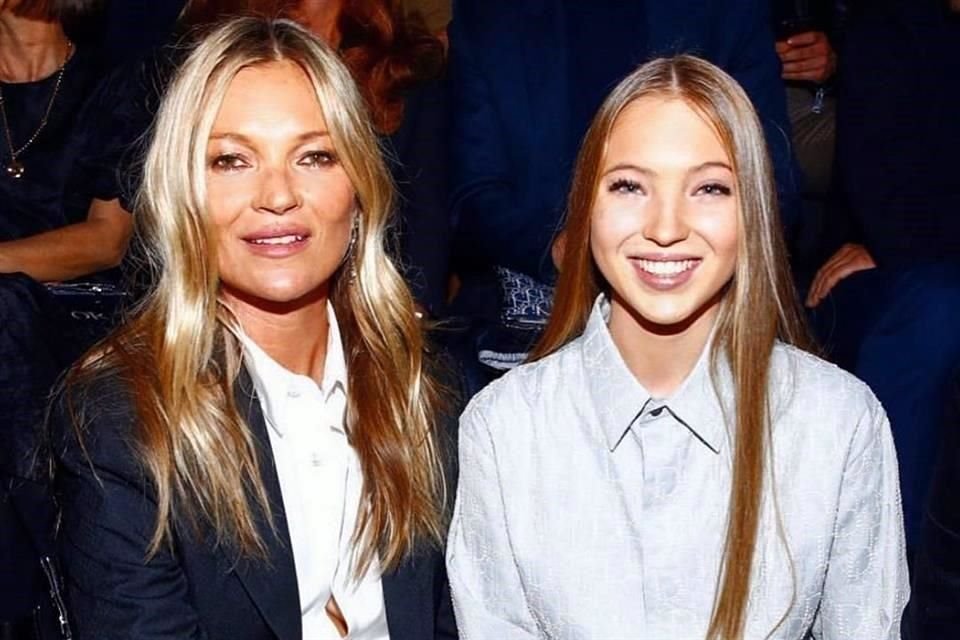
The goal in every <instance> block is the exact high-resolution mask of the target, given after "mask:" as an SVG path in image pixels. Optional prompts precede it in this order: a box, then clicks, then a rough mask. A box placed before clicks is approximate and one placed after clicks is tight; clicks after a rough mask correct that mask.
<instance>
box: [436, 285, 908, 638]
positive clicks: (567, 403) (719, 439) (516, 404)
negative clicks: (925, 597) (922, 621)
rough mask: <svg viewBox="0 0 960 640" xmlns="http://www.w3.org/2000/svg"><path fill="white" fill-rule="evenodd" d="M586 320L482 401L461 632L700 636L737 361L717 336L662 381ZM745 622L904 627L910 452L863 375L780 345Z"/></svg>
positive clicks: (472, 445) (720, 513) (832, 634)
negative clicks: (635, 368) (639, 374)
mask: <svg viewBox="0 0 960 640" xmlns="http://www.w3.org/2000/svg"><path fill="white" fill-rule="evenodd" d="M603 307H604V303H603V302H599V303H598V305H597V307H596V308H595V309H594V311H593V314H592V316H591V318H590V321H589V324H588V326H587V328H586V331H585V332H584V334H583V335H582V336H581V337H580V338H578V339H577V340H575V341H574V342H572V343H571V344H570V345H568V346H567V347H565V348H564V349H562V350H561V351H559V352H558V353H556V354H554V355H552V356H549V357H547V358H544V359H543V360H540V361H538V362H535V363H533V364H528V365H524V366H522V367H519V368H517V369H515V370H514V371H511V372H510V373H508V374H506V375H505V376H504V377H503V378H501V379H500V380H498V381H496V382H494V383H492V384H491V385H490V386H489V387H487V388H486V389H485V390H484V391H482V392H481V393H480V394H479V395H478V396H477V397H475V398H474V399H473V401H472V402H471V404H470V406H469V407H468V408H467V410H466V412H465V413H464V415H463V417H462V419H461V432H460V469H461V476H460V485H459V488H458V493H457V503H456V508H455V512H454V519H453V523H452V525H451V531H450V537H449V542H448V550H447V564H448V572H449V575H450V581H451V587H452V591H453V598H454V606H455V610H456V613H457V620H458V623H459V624H460V631H461V636H462V637H464V638H476V639H485V638H498V639H511V638H518V639H519V638H551V639H554V638H556V639H560V638H588V637H589V638H604V639H610V640H616V639H621V638H622V639H628V638H638V637H648V638H695V637H703V636H704V635H705V632H706V627H707V624H708V622H709V618H710V614H711V611H712V609H713V602H714V590H715V585H716V583H717V575H718V571H719V564H720V560H721V556H722V550H723V543H724V537H725V527H726V522H727V513H728V509H727V504H728V499H729V491H730V482H731V477H730V476H731V456H732V446H733V440H734V436H733V434H732V433H731V432H730V430H729V428H728V427H727V425H728V424H729V420H727V419H726V417H727V416H730V415H732V410H733V407H732V406H730V402H729V401H730V398H731V397H732V387H731V384H732V383H731V374H730V372H729V370H728V368H727V366H726V364H725V363H724V362H723V361H721V362H720V363H719V366H718V367H717V370H716V375H715V377H714V376H711V367H710V365H709V357H708V353H707V350H705V351H704V354H703V355H702V356H701V358H700V361H699V362H698V363H697V365H696V366H695V368H694V370H693V371H692V372H691V374H690V375H689V376H688V378H687V379H686V380H685V382H683V384H682V385H681V387H680V388H679V389H678V390H677V391H676V392H675V393H674V394H673V395H672V396H671V397H669V398H653V397H651V396H650V394H649V393H647V391H646V390H644V388H643V387H642V386H641V385H640V384H639V383H638V382H637V380H636V379H635V378H634V377H633V375H632V374H631V373H630V371H629V370H628V369H627V367H626V364H625V363H624V361H623V359H622V358H621V357H620V355H619V352H618V351H617V348H616V346H615V345H614V343H613V341H612V339H611V337H610V334H609V332H608V330H607V327H606V321H605V317H604V309H603ZM770 392H771V398H772V407H771V415H772V447H771V464H769V465H768V467H767V469H766V472H765V482H767V483H768V486H769V487H770V488H771V490H770V491H768V492H767V493H766V496H765V499H764V500H763V504H762V512H761V524H760V532H759V539H758V543H757V547H756V555H755V559H754V568H753V577H752V587H751V593H750V605H749V610H748V614H747V624H746V630H745V633H744V637H745V638H764V637H767V638H774V639H780V638H782V639H791V640H793V639H797V638H803V637H805V634H807V633H808V632H810V633H812V634H813V637H815V638H830V639H834V640H836V639H850V640H854V639H857V640H859V639H862V638H876V639H879V638H899V637H900V618H901V615H902V611H903V608H904V605H905V604H906V601H907V597H908V593H909V586H908V578H907V564H906V557H905V551H904V539H903V524H902V516H901V509H900V495H899V487H898V483H897V461H896V454H895V451H894V447H893V440H892V438H891V435H890V428H889V424H888V423H887V419H886V416H885V415H884V413H883V409H882V408H881V407H880V405H879V403H878V402H877V401H876V399H875V398H874V396H873V395H872V394H871V392H870V391H869V390H868V388H867V387H866V385H864V384H863V383H862V382H860V381H859V380H857V379H855V378H854V377H852V376H850V375H849V374H847V373H845V372H843V371H841V370H840V369H838V368H836V367H834V366H833V365H830V364H828V363H825V362H823V361H821V360H819V359H817V358H815V357H813V356H811V355H809V354H806V353H804V352H800V351H798V350H796V349H794V348H792V347H788V346H785V345H778V346H776V348H775V351H774V354H773V359H772V371H771V389H770Z"/></svg>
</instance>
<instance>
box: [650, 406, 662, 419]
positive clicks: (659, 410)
mask: <svg viewBox="0 0 960 640" xmlns="http://www.w3.org/2000/svg"><path fill="white" fill-rule="evenodd" d="M661 413H663V407H657V408H656V409H654V410H653V411H651V412H650V415H652V416H653V417H654V418H656V417H659V416H660V414H661Z"/></svg>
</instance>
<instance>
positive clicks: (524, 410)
mask: <svg viewBox="0 0 960 640" xmlns="http://www.w3.org/2000/svg"><path fill="white" fill-rule="evenodd" d="M580 340H582V338H578V339H577V340H574V341H573V342H571V343H570V344H568V345H567V346H565V347H563V348H562V349H560V350H559V351H557V352H555V353H552V354H550V355H549V356H546V357H544V358H541V359H540V360H537V361H535V362H529V363H526V364H522V365H520V366H519V367H516V368H515V369H512V370H511V371H508V372H507V373H506V374H504V375H503V377H501V378H498V379H497V380H494V381H493V382H491V383H490V384H489V385H487V386H486V387H484V388H483V390H482V391H480V392H479V393H478V394H477V395H475V396H474V397H473V399H472V400H471V401H470V403H469V404H468V405H467V408H466V410H464V412H463V415H462V416H461V431H463V430H464V429H471V428H472V425H474V424H475V423H480V424H485V425H487V428H489V429H491V430H493V431H496V430H497V429H499V428H502V425H504V424H517V423H521V424H522V423H530V422H531V421H532V420H533V418H535V417H536V416H538V415H541V414H543V412H544V410H545V409H546V407H548V406H550V405H553V404H554V403H555V401H556V400H557V398H558V396H559V395H562V394H563V393H564V389H569V388H570V386H571V385H576V384H578V381H577V377H578V374H579V371H580V364H581V363H580V348H579V343H580Z"/></svg>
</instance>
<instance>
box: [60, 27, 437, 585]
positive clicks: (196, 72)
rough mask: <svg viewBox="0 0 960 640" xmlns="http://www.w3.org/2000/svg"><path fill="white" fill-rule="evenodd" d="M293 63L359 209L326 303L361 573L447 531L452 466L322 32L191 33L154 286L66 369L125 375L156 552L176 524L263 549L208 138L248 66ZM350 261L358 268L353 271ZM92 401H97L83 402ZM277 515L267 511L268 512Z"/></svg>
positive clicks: (370, 171) (152, 154)
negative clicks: (343, 390) (335, 329)
mask: <svg viewBox="0 0 960 640" xmlns="http://www.w3.org/2000/svg"><path fill="white" fill-rule="evenodd" d="M279 60H289V61H292V62H294V63H296V64H297V65H299V67H300V68H301V69H302V70H303V71H304V73H305V74H306V75H307V77H308V78H309V80H310V82H311V84H312V85H313V87H314V89H315V91H316V96H317V100H318V102H319V104H320V106H321V108H322V110H323V114H324V119H325V121H326V123H327V126H328V129H329V131H330V135H331V138H332V140H333V144H334V147H335V149H336V151H337V153H338V156H339V157H340V159H341V162H342V163H343V166H344V169H345V171H346V173H347V175H348V176H349V178H350V181H351V182H352V184H353V186H354V189H355V191H356V198H357V206H358V208H359V210H360V212H361V213H362V215H361V216H360V220H361V222H360V227H359V232H358V237H357V242H356V244H355V246H354V247H353V249H352V251H353V255H352V256H351V257H350V260H349V263H350V264H349V265H341V267H340V268H339V269H338V271H337V273H335V274H334V275H333V276H332V278H331V287H330V300H331V303H332V305H333V307H334V310H335V312H336V315H337V319H338V322H339V324H340V327H341V334H342V337H343V341H344V351H345V354H346V358H347V371H348V377H349V379H348V383H349V389H350V394H349V396H350V397H349V400H348V421H349V424H351V432H350V440H351V444H352V446H353V447H354V448H355V449H356V451H357V454H358V456H359V459H360V464H361V467H362V469H363V476H364V482H363V494H362V498H361V508H360V514H359V519H358V523H357V527H356V530H355V531H354V538H353V540H354V543H355V544H356V545H358V547H359V551H360V554H359V562H358V563H357V570H358V571H359V572H361V573H362V572H363V571H365V570H366V568H367V567H368V566H369V563H370V562H371V560H372V559H373V558H374V557H375V556H377V555H379V558H380V561H381V562H382V563H383V565H384V567H385V568H390V567H393V566H395V565H396V564H397V563H398V562H399V561H400V560H401V559H402V558H403V557H404V555H405V554H407V553H408V552H410V551H411V550H412V549H413V548H414V547H415V546H416V544H417V543H418V542H420V541H423V540H427V541H435V542H438V543H439V541H440V539H441V515H440V513H441V509H440V505H441V503H442V501H443V492H444V489H443V478H442V475H443V474H442V471H441V465H440V464H439V459H438V458H439V454H438V445H437V440H436V438H435V434H434V433H433V427H434V420H435V414H436V412H437V410H438V404H439V392H438V386H437V385H436V383H435V382H434V380H433V379H432V378H431V377H430V375H428V373H427V372H426V371H425V368H424V355H423V354H424V349H425V344H424V338H423V335H422V333H421V329H420V327H419V325H418V322H417V317H416V315H415V308H414V302H413V298H412V297H411V294H410V292H409V290H408V289H407V287H406V285H405V283H404V282H403V280H402V279H401V277H400V275H399V274H398V272H397V270H396V268H395V267H394V265H393V264H392V263H391V261H390V259H389V258H388V256H387V254H386V252H385V250H384V241H385V233H386V226H387V224H388V220H389V218H390V213H391V210H392V204H393V185H392V182H391V180H390V174H389V173H388V170H387V168H386V166H385V164H384V161H383V159H382V157H381V154H380V149H379V147H378V138H377V136H376V134H375V132H374V130H373V128H372V125H371V121H370V118H369V117H368V114H367V111H366V108H365V106H364V101H363V99H362V97H361V95H360V93H359V92H358V90H357V88H356V86H355V85H354V83H353V81H352V80H351V77H350V73H349V71H348V70H347V69H346V68H345V67H344V65H343V64H342V63H341V62H340V61H339V60H338V58H337V56H336V54H335V53H334V52H333V51H331V50H330V49H328V48H327V47H326V46H325V45H324V44H323V43H322V42H321V41H320V40H319V39H317V38H316V37H314V36H313V35H311V34H310V33H309V32H307V31H306V30H304V29H303V28H301V27H299V26H297V25H296V24H294V23H292V22H288V21H284V20H277V21H266V20H260V19H256V18H240V19H235V20H232V21H229V22H227V23H226V24H224V25H223V26H221V27H220V28H218V29H216V30H214V31H212V32H210V33H209V34H208V35H207V36H206V37H204V38H203V40H202V41H200V42H199V43H198V45H197V46H196V48H195V49H194V50H193V51H192V53H191V54H190V56H189V57H188V58H187V59H186V61H185V62H184V64H183V65H182V67H181V68H180V69H179V71H178V73H177V74H176V76H175V78H174V79H173V82H172V83H171V85H170V86H169V88H168V91H167V93H166V95H165V98H164V100H163V103H162V105H161V108H160V111H159V114H158V116H157V120H156V124H155V128H154V131H153V137H152V144H151V145H150V148H149V151H148V152H147V156H146V160H145V166H144V181H143V185H142V188H141V192H140V195H139V201H138V206H137V217H136V221H137V225H138V235H139V237H140V238H141V240H142V244H143V246H144V253H145V254H146V256H147V258H148V261H149V263H150V265H151V266H152V271H153V273H154V276H153V279H154V281H155V285H154V286H153V288H152V290H151V292H150V293H149V294H148V296H147V297H146V298H145V300H144V301H143V302H142V304H141V305H140V306H139V307H138V309H137V310H136V312H135V313H134V314H133V316H132V318H131V319H130V320H129V321H128V322H127V323H125V324H124V325H123V326H122V327H121V328H120V329H119V330H118V331H117V332H116V333H114V334H113V335H112V336H111V337H109V338H108V340H107V341H106V342H105V343H103V344H102V345H100V347H99V348H98V350H97V351H96V352H95V353H94V355H93V356H91V357H88V358H87V359H86V360H85V361H84V363H83V364H82V365H80V366H79V368H77V369H76V370H74V371H73V372H72V373H71V376H70V377H69V378H68V384H70V385H72V386H73V387H74V388H77V387H79V388H81V389H82V387H83V385H82V383H83V382H84V380H89V379H90V377H92V376H94V375H99V374H102V373H104V372H109V373H111V374H118V375H120V376H121V377H122V379H123V381H124V382H125V384H127V385H128V386H129V388H130V390H131V393H132V397H133V398H134V399H135V405H136V410H137V418H138V420H137V421H136V424H135V434H134V435H135V443H136V446H137V450H138V453H139V456H140V458H141V459H142V462H143V464H144V466H145V468H146V470H147V471H148V473H149V478H150V480H152V483H153V485H154V486H155V489H156V493H157V506H158V508H157V521H156V527H155V530H154V534H153V538H152V540H151V542H150V546H149V550H148V555H150V554H153V553H155V552H156V551H157V550H158V549H159V547H160V546H161V545H162V544H164V543H165V542H169V541H170V540H171V539H172V538H171V537H172V535H173V529H172V527H173V526H174V525H175V524H176V523H177V522H180V521H184V522H186V523H188V524H189V525H190V526H191V527H192V528H193V529H194V530H196V526H197V525H198V524H199V523H200V522H201V521H207V522H209V523H210V524H211V525H212V528H213V530H214V531H216V532H217V535H218V536H219V540H218V542H219V543H227V544H229V545H232V546H233V547H235V548H236V549H237V551H238V552H240V553H241V554H245V555H252V556H257V555H263V553H264V551H265V548H266V547H265V545H264V541H263V539H262V537H261V535H260V533H259V532H258V529H257V525H256V522H257V518H256V517H255V515H254V509H255V508H256V507H258V508H259V509H261V510H262V511H263V512H265V513H266V514H267V515H268V516H270V514H271V509H270V505H269V501H268V499H267V495H266V491H265V489H264V485H263V482H262V479H261V475H260V471H261V465H262V464H263V460H264V458H263V455H262V454H260V455H259V456H258V451H257V446H256V444H255V441H254V438H253V435H252V434H251V431H250V428H249V427H248V425H247V424H246V423H245V422H244V420H243V418H241V416H240V412H239V411H238V407H237V406H236V403H235V400H234V393H233V385H234V382H235V381H236V378H237V376H238V373H239V370H240V366H239V362H240V349H239V347H238V344H237V342H236V340H235V339H234V338H233V337H232V336H233V334H235V332H236V330H237V327H236V326H235V321H234V319H233V318H232V316H231V315H230V314H229V313H228V312H227V310H226V309H225V308H224V307H223V306H222V305H221V304H220V303H219V301H218V289H219V279H218V272H217V258H216V255H217V251H216V249H217V247H216V244H215V241H214V239H213V235H212V229H211V224H210V223H209V221H208V219H207V215H206V212H205V206H204V203H205V201H206V195H205V154H206V144H207V139H208V138H209V135H210V131H211V129H212V126H213V122H214V119H215V117H216V114H217V112H218V110H219V108H220V104H221V102H222V100H223V96H224V94H225V93H226V91H227V88H228V86H229V84H230V82H231V81H232V79H233V78H234V77H235V76H236V74H237V73H238V72H239V71H240V70H241V69H243V68H246V67H250V66H253V65H258V64H264V63H269V62H272V61H279ZM351 267H352V269H353V270H354V271H355V273H356V275H355V276H352V275H347V272H348V271H350V270H351ZM88 400H89V399H88ZM267 519H268V521H272V518H271V517H268V518H267Z"/></svg>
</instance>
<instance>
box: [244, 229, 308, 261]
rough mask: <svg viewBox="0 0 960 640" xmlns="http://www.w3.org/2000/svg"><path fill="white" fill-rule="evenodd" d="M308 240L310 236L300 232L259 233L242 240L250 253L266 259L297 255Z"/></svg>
mask: <svg viewBox="0 0 960 640" xmlns="http://www.w3.org/2000/svg"><path fill="white" fill-rule="evenodd" d="M309 240H310V234H309V233H307V232H306V231H301V230H295V231H270V232H260V233H256V234H252V235H249V236H246V237H244V238H243V241H244V243H246V245H247V248H248V249H249V250H250V251H251V253H254V254H256V255H259V256H264V257H268V258H285V257H287V256H291V255H294V254H296V253H299V252H300V251H302V250H303V249H304V248H305V247H306V246H307V243H308V241H309Z"/></svg>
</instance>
